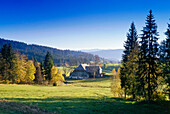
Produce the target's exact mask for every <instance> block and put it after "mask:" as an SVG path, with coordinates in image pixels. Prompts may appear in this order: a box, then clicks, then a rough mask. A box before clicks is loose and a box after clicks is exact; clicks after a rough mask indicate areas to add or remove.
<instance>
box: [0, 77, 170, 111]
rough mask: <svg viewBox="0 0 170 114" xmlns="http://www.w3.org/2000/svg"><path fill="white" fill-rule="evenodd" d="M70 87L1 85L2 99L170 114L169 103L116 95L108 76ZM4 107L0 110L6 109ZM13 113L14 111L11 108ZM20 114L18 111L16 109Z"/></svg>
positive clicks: (44, 106)
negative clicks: (126, 98)
mask: <svg viewBox="0 0 170 114" xmlns="http://www.w3.org/2000/svg"><path fill="white" fill-rule="evenodd" d="M69 82H72V83H70V84H68V85H67V86H61V87H49V86H48V87H46V86H32V85H0V99H6V100H7V101H15V102H21V103H24V104H27V105H28V106H30V104H33V105H34V106H37V107H39V108H41V109H45V110H48V111H49V112H59V113H163V112H164V113H166V112H167V113H168V111H170V110H169V109H168V106H169V103H167V104H165V105H162V104H157V105H156V104H152V105H148V104H140V103H135V102H134V101H128V100H124V99H119V98H113V97H112V94H111V92H110V88H109V87H110V81H109V79H108V78H106V79H104V80H102V79H87V80H70V81H69ZM2 109H3V108H2V107H0V112H1V113H2V112H5V111H6V110H2ZM7 112H8V113H10V111H7ZM16 113H17V112H16Z"/></svg>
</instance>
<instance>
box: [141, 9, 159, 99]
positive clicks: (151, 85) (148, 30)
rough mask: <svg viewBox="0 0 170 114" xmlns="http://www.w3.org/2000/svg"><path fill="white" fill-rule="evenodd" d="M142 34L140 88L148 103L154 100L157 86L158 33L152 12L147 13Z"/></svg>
mask: <svg viewBox="0 0 170 114" xmlns="http://www.w3.org/2000/svg"><path fill="white" fill-rule="evenodd" d="M142 32H143V34H142V37H141V41H140V44H141V47H140V60H139V61H140V63H139V71H140V73H139V75H140V80H141V82H140V83H141V87H143V91H142V93H144V94H143V95H144V96H145V97H147V100H148V101H150V100H152V99H154V97H153V94H154V93H156V89H157V86H158V84H157V78H158V73H157V68H158V64H157V55H158V43H157V40H158V32H157V25H156V23H155V19H154V16H153V14H152V10H150V11H149V15H148V16H147V19H146V26H145V27H144V28H143V30H142ZM145 87H146V88H145ZM140 90H142V89H140ZM146 93H147V96H146Z"/></svg>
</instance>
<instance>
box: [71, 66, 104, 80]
mask: <svg viewBox="0 0 170 114" xmlns="http://www.w3.org/2000/svg"><path fill="white" fill-rule="evenodd" d="M101 74H102V68H101V67H100V66H90V65H88V64H80V65H79V66H78V67H77V68H75V69H74V71H73V72H72V73H71V74H70V78H73V79H87V78H94V77H95V78H96V77H97V78H98V77H101V76H102V75H101Z"/></svg>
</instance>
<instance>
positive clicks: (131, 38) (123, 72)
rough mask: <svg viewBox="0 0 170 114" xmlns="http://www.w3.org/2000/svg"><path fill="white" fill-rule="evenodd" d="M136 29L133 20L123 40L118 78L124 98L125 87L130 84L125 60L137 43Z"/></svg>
mask: <svg viewBox="0 0 170 114" xmlns="http://www.w3.org/2000/svg"><path fill="white" fill-rule="evenodd" d="M137 39H138V36H137V31H136V28H135V24H134V22H132V24H131V27H130V29H129V33H127V41H125V45H124V47H125V50H124V51H123V52H124V54H123V56H122V66H121V68H120V79H121V88H124V93H125V98H126V94H127V89H128V87H129V86H130V85H129V84H130V83H128V81H127V78H128V74H127V72H128V66H127V64H126V63H127V62H128V56H129V54H130V52H131V51H132V50H133V49H134V48H135V45H136V43H137Z"/></svg>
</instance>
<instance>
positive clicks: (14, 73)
mask: <svg viewBox="0 0 170 114" xmlns="http://www.w3.org/2000/svg"><path fill="white" fill-rule="evenodd" d="M64 81H65V80H64V77H63V75H62V73H61V72H59V71H58V70H57V68H56V67H55V66H54V63H53V58H52V56H51V54H50V53H49V52H47V54H46V56H45V59H44V61H41V63H39V62H38V61H37V59H36V58H34V59H33V60H28V57H27V55H24V54H21V53H20V52H18V51H14V50H13V49H12V46H11V44H4V45H3V47H2V49H1V52H0V82H1V83H7V84H8V83H17V84H19V83H25V84H26V83H28V84H33V83H35V84H50V83H54V84H57V83H58V82H64Z"/></svg>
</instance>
